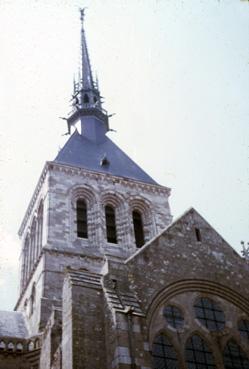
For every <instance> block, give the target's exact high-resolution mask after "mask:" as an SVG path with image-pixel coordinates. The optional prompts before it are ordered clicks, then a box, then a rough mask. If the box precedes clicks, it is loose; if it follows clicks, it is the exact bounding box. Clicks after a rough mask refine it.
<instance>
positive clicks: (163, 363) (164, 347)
mask: <svg viewBox="0 0 249 369" xmlns="http://www.w3.org/2000/svg"><path fill="white" fill-rule="evenodd" d="M152 356H153V368H154V369H171V368H172V369H173V368H174V369H178V368H180V367H179V364H178V360H177V356H176V352H175V349H174V347H173V346H172V345H171V343H170V342H169V340H168V339H167V337H165V336H164V335H163V334H160V335H159V336H157V337H156V338H155V340H154V342H153V347H152Z"/></svg>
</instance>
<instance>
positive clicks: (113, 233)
mask: <svg viewBox="0 0 249 369" xmlns="http://www.w3.org/2000/svg"><path fill="white" fill-rule="evenodd" d="M105 221H106V238H107V241H108V242H111V243H118V242H117V230H116V216H115V209H114V208H113V207H112V206H111V205H106V207H105Z"/></svg>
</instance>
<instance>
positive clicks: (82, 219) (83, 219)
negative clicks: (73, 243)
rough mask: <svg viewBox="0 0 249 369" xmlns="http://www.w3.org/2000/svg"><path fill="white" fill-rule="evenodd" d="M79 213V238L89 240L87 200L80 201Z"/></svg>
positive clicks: (78, 202) (78, 203) (77, 210)
mask: <svg viewBox="0 0 249 369" xmlns="http://www.w3.org/2000/svg"><path fill="white" fill-rule="evenodd" d="M76 212H77V236H78V237H80V238H87V237H88V234H87V205H86V202H85V200H83V199H78V200H77V204H76Z"/></svg>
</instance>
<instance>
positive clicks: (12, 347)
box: [8, 342, 15, 351]
mask: <svg viewBox="0 0 249 369" xmlns="http://www.w3.org/2000/svg"><path fill="white" fill-rule="evenodd" d="M14 348H15V346H14V344H13V343H12V342H9V343H8V351H14Z"/></svg>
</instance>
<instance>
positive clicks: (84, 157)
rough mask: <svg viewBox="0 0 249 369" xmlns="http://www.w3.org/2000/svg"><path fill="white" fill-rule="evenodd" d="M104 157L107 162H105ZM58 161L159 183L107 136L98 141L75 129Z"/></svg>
mask: <svg viewBox="0 0 249 369" xmlns="http://www.w3.org/2000/svg"><path fill="white" fill-rule="evenodd" d="M103 158H106V160H107V163H106V164H104V163H102V165H101V161H103ZM54 161H55V162H56V163H61V164H68V165H72V166H78V167H80V168H84V169H88V170H93V171H96V172H101V173H108V174H112V175H115V176H118V177H124V178H131V179H135V180H138V181H141V182H146V183H150V184H157V183H156V182H155V181H154V180H153V179H152V178H151V177H150V176H149V175H148V174H147V173H145V172H144V171H143V170H142V169H141V168H140V167H139V166H138V165H137V164H136V163H134V161H133V160H131V159H130V158H129V156H127V155H126V154H125V153H124V152H123V151H122V150H121V149H120V148H119V147H118V146H117V145H115V143H114V142H112V141H111V140H110V139H109V138H108V137H107V136H105V139H104V141H103V142H101V143H96V142H93V141H91V140H89V139H88V138H86V137H85V136H82V135H81V134H79V133H78V131H75V132H74V133H73V135H72V136H71V137H70V138H69V140H68V141H67V142H66V144H65V145H64V147H63V148H62V149H61V151H60V152H59V154H58V155H57V157H56V158H55V160H54Z"/></svg>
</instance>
